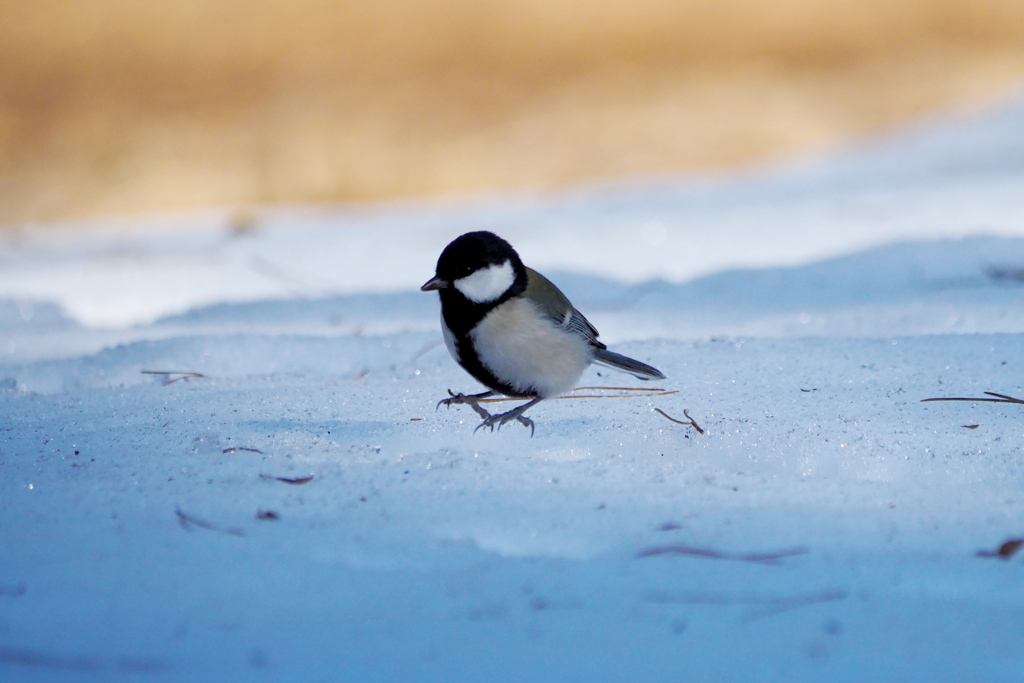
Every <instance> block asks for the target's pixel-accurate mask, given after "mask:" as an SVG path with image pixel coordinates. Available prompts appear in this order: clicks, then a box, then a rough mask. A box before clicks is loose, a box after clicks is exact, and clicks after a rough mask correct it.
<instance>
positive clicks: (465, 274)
mask: <svg viewBox="0 0 1024 683" xmlns="http://www.w3.org/2000/svg"><path fill="white" fill-rule="evenodd" d="M420 289H421V290H422V291H424V292H428V291H431V290H438V294H440V295H441V313H442V315H443V316H444V320H445V324H447V325H448V328H449V329H450V330H451V331H452V332H453V333H454V334H456V335H457V336H458V335H462V334H465V333H466V332H468V331H469V330H470V329H472V327H473V326H474V325H476V324H477V323H478V322H479V321H480V320H482V319H483V317H484V316H485V315H487V313H488V312H489V311H490V310H491V309H492V308H494V307H495V306H498V305H500V304H501V303H503V302H505V301H508V300H509V299H510V298H512V297H514V296H517V295H519V294H522V293H523V291H525V290H526V267H525V266H524V265H523V262H522V261H521V260H520V259H519V254H517V253H516V250H515V249H513V248H512V245H511V244H509V243H508V242H506V241H505V240H503V239H501V238H500V237H498V236H497V235H495V234H494V233H492V232H485V231H480V232H468V233H466V234H465V235H462V236H461V237H458V238H457V239H455V240H454V241H453V242H452V243H451V244H449V245H448V246H447V247H445V249H444V251H443V252H441V257H440V258H438V259H437V274H436V276H435V277H434V278H432V279H431V280H430V281H429V282H427V283H426V284H425V285H423V287H421V288H420Z"/></svg>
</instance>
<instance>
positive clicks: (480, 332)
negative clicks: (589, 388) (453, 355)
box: [470, 299, 593, 398]
mask: <svg viewBox="0 0 1024 683" xmlns="http://www.w3.org/2000/svg"><path fill="white" fill-rule="evenodd" d="M470 336H471V337H472V341H473V347H474V348H475V349H476V352H477V355H478V356H479V358H480V362H481V363H482V364H483V365H484V366H485V367H486V368H487V369H488V370H490V371H491V372H492V373H493V374H494V375H495V377H498V378H499V379H501V380H502V381H504V382H507V383H508V384H510V385H512V386H513V387H516V388H517V389H520V390H522V392H523V395H529V394H532V393H534V392H536V394H537V395H538V396H540V397H542V398H553V397H555V396H558V395H560V394H564V393H565V392H566V391H568V390H569V389H572V388H573V387H574V386H575V385H576V381H577V380H579V378H580V375H582V374H583V371H584V370H586V369H587V366H588V365H590V362H591V360H592V358H593V350H592V349H591V347H590V345H589V344H588V343H587V340H586V339H584V338H583V337H581V336H580V335H579V334H576V333H575V332H571V331H569V330H567V329H564V328H559V327H557V326H556V325H555V324H554V323H553V322H552V321H551V320H549V319H548V318H546V317H543V316H542V315H541V314H540V313H539V312H538V311H537V310H536V308H535V307H534V305H533V304H531V303H530V302H529V301H527V300H526V299H512V300H511V301H508V302H506V303H504V304H502V305H501V306H498V307H497V308H495V309H494V310H493V311H491V312H490V313H488V314H487V316H486V317H485V318H484V319H483V320H482V321H480V323H479V324H478V325H477V326H476V327H475V328H473V330H472V331H471V332H470Z"/></svg>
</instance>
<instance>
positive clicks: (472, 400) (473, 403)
mask: <svg viewBox="0 0 1024 683" xmlns="http://www.w3.org/2000/svg"><path fill="white" fill-rule="evenodd" d="M448 396H450V397H451V398H443V399H441V400H440V401H438V402H437V406H435V407H434V410H437V409H438V408H440V407H441V406H445V407H447V408H451V407H452V406H457V405H461V404H465V405H467V406H469V407H470V408H472V409H473V410H475V411H476V414H477V415H479V416H480V417H482V418H484V419H485V420H489V419H491V414H490V413H489V412H487V411H486V410H484V409H483V408H481V407H480V399H482V398H488V397H490V396H494V392H493V391H485V392H484V393H482V394H469V395H467V394H453V393H452V390H451V389H449V390H448Z"/></svg>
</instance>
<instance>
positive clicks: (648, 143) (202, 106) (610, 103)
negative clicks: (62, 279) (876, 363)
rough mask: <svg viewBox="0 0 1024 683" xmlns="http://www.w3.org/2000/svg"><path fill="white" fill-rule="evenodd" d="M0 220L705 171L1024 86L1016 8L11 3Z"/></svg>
mask: <svg viewBox="0 0 1024 683" xmlns="http://www.w3.org/2000/svg"><path fill="white" fill-rule="evenodd" d="M0 17H2V20H0V224H5V225H13V224H16V223H24V222H33V221H42V220H50V219H56V218H69V217H84V216H96V215H105V214H130V213H139V212H164V211H175V210H181V209H196V208H202V207H242V206H248V205H252V204H259V203H276V202H309V201H331V202H345V201H363V200H374V199H381V198H388V197H405V196H422V195H431V194H438V193H459V192H471V191H479V190H487V189H495V188H502V189H508V188H519V187H532V188H553V187H560V186H564V185H565V184H568V183H573V182H577V181H581V180H592V179H602V178H611V177H621V176H626V175H635V174H653V173H663V172H676V171H693V170H700V169H714V168H722V167H728V166H733V165H737V164H746V163H751V162H757V161H762V160H766V159H770V158H773V157H779V156H783V155H786V154H791V153H796V152H803V151H808V150H820V149H825V148H828V147H829V146H834V145H837V144H840V143H843V142H847V141H849V140H851V139H853V138H856V137H857V136H861V135H865V134H867V133H870V132H873V131H879V130H884V129H886V128H888V127H892V126H895V125H898V124H901V123H904V122H907V121H910V120H913V119H914V118H915V117H920V116H922V115H924V114H926V113H928V112H931V111H936V110H950V109H959V110H969V109H970V108H974V107H980V106H984V105H986V104H989V103H993V102H996V101H998V100H999V99H1000V98H1002V97H1006V96H1007V95H1008V94H1009V93H1011V92H1014V91H1018V90H1019V88H1020V87H1021V85H1022V84H1024V2H1022V0H898V1H897V2H893V0H859V1H858V2H851V1H850V0H674V1H672V0H632V1H631V2H626V1H625V0H620V1H618V2H615V1H612V0H418V1H417V0H381V1H379V2H376V1H370V0H362V1H360V2H343V1H337V0H335V1H328V0H31V1H27V0H0Z"/></svg>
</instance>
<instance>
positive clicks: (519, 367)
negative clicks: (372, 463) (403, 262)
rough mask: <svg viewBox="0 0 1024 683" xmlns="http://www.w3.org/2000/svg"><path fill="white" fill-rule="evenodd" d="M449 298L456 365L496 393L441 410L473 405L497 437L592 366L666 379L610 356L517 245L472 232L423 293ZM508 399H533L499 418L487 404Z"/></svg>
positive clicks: (444, 326)
mask: <svg viewBox="0 0 1024 683" xmlns="http://www.w3.org/2000/svg"><path fill="white" fill-rule="evenodd" d="M420 290H421V291H424V292H429V291H433V290H436V291H437V292H438V294H439V295H440V297H441V331H442V332H443V334H444V342H445V345H446V346H447V347H448V352H449V353H451V355H452V358H454V359H455V360H456V362H458V364H459V365H461V366H462V367H463V369H465V370H466V372H468V373H469V374H471V375H472V376H473V377H475V378H476V379H477V380H478V381H479V382H480V383H481V384H483V385H484V386H486V387H487V388H488V389H489V390H490V391H485V392H483V393H481V394H472V395H465V394H453V393H452V391H451V390H450V389H449V390H448V394H449V398H446V399H444V400H442V401H441V402H440V403H438V404H437V405H438V407H440V406H441V405H446V406H449V407H450V406H451V405H453V404H467V405H469V406H471V407H472V408H473V410H475V411H476V412H477V414H478V415H480V417H482V418H483V422H481V423H480V425H479V426H477V429H480V427H490V428H491V430H492V431H493V430H494V427H495V426H497V427H498V428H499V429H500V428H501V426H502V425H504V424H505V423H507V422H511V421H512V420H516V421H518V422H520V423H521V424H523V425H524V426H527V427H529V428H530V434H531V436H532V435H533V428H534V425H533V420H530V419H529V418H527V417H524V416H523V413H524V412H526V411H527V410H528V409H529V408H531V407H533V406H535V405H537V404H538V403H540V402H541V401H543V400H544V399H546V398H554V397H556V396H559V395H561V394H564V393H565V392H567V391H569V390H570V389H572V388H573V386H574V385H575V384H576V381H577V380H578V379H579V378H580V375H582V374H583V371H584V370H585V369H586V368H587V366H589V365H590V364H591V363H599V364H601V365H606V366H608V367H611V368H615V369H616V370H621V371H623V372H628V373H629V374H631V375H633V376H634V377H636V378H637V379H642V380H650V379H665V375H663V374H661V372H660V371H658V370H657V369H655V368H652V367H651V366H650V365H647V364H645V363H641V362H640V361H638V360H633V359H632V358H627V357H626V356H622V355H620V354H617V353H614V352H612V351H609V350H608V347H607V346H605V345H604V344H602V343H601V342H600V341H598V339H597V330H596V329H595V328H594V326H593V325H591V324H590V322H589V321H588V320H587V319H586V318H584V317H583V314H582V313H580V312H579V311H577V310H576V309H575V308H574V307H573V305H572V303H570V301H569V300H568V299H567V298H566V297H565V295H564V294H562V292H561V291H559V289H558V287H555V285H553V284H552V283H551V281H550V280H548V279H547V278H546V277H544V276H543V275H541V274H540V273H538V272H537V271H535V270H533V269H531V268H527V267H526V266H524V265H523V262H522V260H520V258H519V254H517V253H516V250H515V249H513V248H512V245H511V244H509V243H508V242H506V241H505V240H503V239H502V238H500V237H498V236H497V235H495V234H494V233H490V232H485V231H480V232H469V233H466V234H465V235H462V236H461V237H458V238H457V239H455V240H454V241H453V242H452V243H451V244H449V245H448V246H447V247H445V249H444V251H443V252H441V256H440V258H438V260H437V270H436V275H435V276H434V277H433V278H431V279H430V280H429V281H428V282H427V283H426V284H425V285H423V286H422V287H421V288H420ZM494 394H504V395H506V396H510V397H514V398H522V399H529V401H528V402H527V403H524V404H522V405H520V406H518V407H517V408H514V409H513V410H510V411H508V412H506V413H500V414H498V415H491V414H490V413H488V412H487V411H486V410H484V408H482V407H481V406H480V400H481V399H483V398H487V397H489V396H493V395H494Z"/></svg>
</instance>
